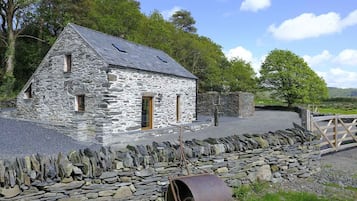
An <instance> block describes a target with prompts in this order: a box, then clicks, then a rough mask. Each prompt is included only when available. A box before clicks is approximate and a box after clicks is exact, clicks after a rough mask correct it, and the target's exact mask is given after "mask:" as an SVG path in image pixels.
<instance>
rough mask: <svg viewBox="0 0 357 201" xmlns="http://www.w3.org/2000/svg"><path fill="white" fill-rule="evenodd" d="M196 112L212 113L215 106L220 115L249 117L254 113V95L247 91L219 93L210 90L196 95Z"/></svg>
mask: <svg viewBox="0 0 357 201" xmlns="http://www.w3.org/2000/svg"><path fill="white" fill-rule="evenodd" d="M197 107H198V108H197V109H198V114H200V115H213V113H214V110H215V107H217V108H218V112H219V113H220V115H225V116H233V117H250V116H253V115H254V111H255V108H254V95H253V94H252V93H248V92H230V93H219V92H215V91H210V92H207V93H201V94H199V95H198V106H197Z"/></svg>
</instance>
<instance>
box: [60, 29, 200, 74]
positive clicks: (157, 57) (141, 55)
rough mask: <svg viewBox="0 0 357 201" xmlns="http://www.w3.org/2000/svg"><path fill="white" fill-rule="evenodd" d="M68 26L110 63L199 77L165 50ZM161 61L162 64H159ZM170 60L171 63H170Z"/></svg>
mask: <svg viewBox="0 0 357 201" xmlns="http://www.w3.org/2000/svg"><path fill="white" fill-rule="evenodd" d="M67 26H68V27H69V28H70V29H72V30H73V31H74V32H76V33H77V34H78V35H79V36H80V37H81V38H82V40H83V42H84V43H86V44H87V45H88V47H89V48H91V49H92V50H93V51H94V52H95V53H96V54H97V55H98V56H99V57H100V58H101V59H103V60H104V61H105V63H107V64H108V65H114V66H117V65H118V66H122V67H127V68H133V69H139V70H145V71H151V72H157V73H164V74H170V75H175V76H179V77H186V78H191V79H197V77H196V76H194V75H193V74H192V73H191V72H190V71H188V70H187V69H186V68H185V67H183V66H182V65H180V64H179V63H178V62H177V61H176V60H175V59H174V58H172V57H171V56H170V55H169V54H167V53H166V52H165V51H163V50H160V49H156V48H153V47H150V46H146V45H143V44H140V43H136V42H133V41H128V40H126V39H124V38H121V37H118V36H113V35H110V34H107V33H103V32H100V31H97V30H94V29H90V28H87V27H83V26H80V25H77V24H74V23H68V25H67ZM115 46H118V47H119V48H120V49H122V50H123V51H125V53H128V54H127V55H126V56H124V55H120V54H119V52H120V53H121V51H117V50H116V49H117V48H116V47H115ZM111 48H113V49H111ZM111 50H113V51H111ZM157 61H159V62H160V63H157ZM165 61H166V62H165ZM167 63H170V65H168V64H167Z"/></svg>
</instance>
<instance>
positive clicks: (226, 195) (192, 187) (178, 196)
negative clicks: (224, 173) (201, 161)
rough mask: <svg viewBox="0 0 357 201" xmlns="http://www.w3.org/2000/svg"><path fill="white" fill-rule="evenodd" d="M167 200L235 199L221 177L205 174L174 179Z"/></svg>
mask: <svg viewBox="0 0 357 201" xmlns="http://www.w3.org/2000/svg"><path fill="white" fill-rule="evenodd" d="M173 189H174V191H175V192H174V193H173ZM166 201H233V198H232V191H231V189H230V188H229V187H227V185H226V184H225V183H224V182H223V181H222V180H221V179H220V178H219V177H217V176H215V175H210V174H205V175H195V176H185V177H177V178H174V179H172V180H171V181H170V185H169V187H168V190H167V194H166Z"/></svg>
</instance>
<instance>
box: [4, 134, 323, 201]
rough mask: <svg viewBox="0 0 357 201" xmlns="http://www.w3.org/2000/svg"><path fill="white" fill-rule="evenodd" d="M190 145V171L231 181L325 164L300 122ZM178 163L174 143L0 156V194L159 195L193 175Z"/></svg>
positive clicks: (305, 172) (303, 171) (300, 173)
mask: <svg viewBox="0 0 357 201" xmlns="http://www.w3.org/2000/svg"><path fill="white" fill-rule="evenodd" d="M184 146H185V153H186V156H187V158H188V159H189V161H190V164H189V171H190V172H191V174H201V173H212V174H216V175H218V176H220V177H221V178H222V179H223V180H224V181H225V182H226V183H227V185H228V186H239V185H242V184H246V183H250V182H254V181H255V180H267V181H271V182H280V181H282V180H286V179H293V178H297V177H300V178H301V177H309V176H310V175H311V174H313V173H316V172H318V171H319V170H320V162H319V161H320V160H319V159H320V151H319V147H318V140H317V139H316V137H315V136H313V135H312V134H311V133H309V132H307V131H303V130H302V129H301V128H293V129H287V130H284V131H276V132H274V133H266V134H253V135H250V134H245V135H233V136H229V137H224V138H218V139H214V138H209V139H206V140H192V141H186V142H185V143H184ZM180 164H181V163H180V149H179V146H178V145H177V144H172V143H170V142H163V143H157V142H153V143H152V145H147V146H142V145H138V146H128V147H127V148H126V149H120V150H114V149H112V148H104V147H103V148H102V149H101V150H98V151H92V150H89V149H85V150H80V151H72V152H70V153H69V154H67V155H63V154H58V155H57V156H43V155H32V156H28V157H24V158H16V159H7V160H0V200H26V201H27V200H60V201H69V200H137V201H139V200H145V201H147V200H156V201H160V200H163V199H164V198H163V197H164V192H165V190H166V188H167V186H168V177H169V176H171V177H172V176H178V175H186V174H187V172H186V171H185V168H181V167H180ZM1 196H2V197H1Z"/></svg>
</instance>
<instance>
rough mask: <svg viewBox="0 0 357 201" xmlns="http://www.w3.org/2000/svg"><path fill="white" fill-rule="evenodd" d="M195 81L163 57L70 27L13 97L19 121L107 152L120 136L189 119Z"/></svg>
mask: <svg viewBox="0 0 357 201" xmlns="http://www.w3.org/2000/svg"><path fill="white" fill-rule="evenodd" d="M196 92H197V77H195V76H194V75H192V74H191V73H190V72H189V71H187V70H186V69H185V68H184V67H182V66H181V65H180V64H178V63H177V62H176V61H175V60H174V59H172V58H171V57H170V56H168V55H167V54H166V53H164V52H162V51H160V50H157V49H153V48H150V47H146V46H143V45H139V44H135V43H132V42H129V41H126V40H124V39H122V38H118V37H114V36H110V35H107V34H104V33H101V32H98V31H94V30H91V29H88V28H85V27H82V26H78V25H75V24H69V25H68V26H66V27H65V28H64V30H63V32H62V33H61V34H60V36H59V37H58V39H57V41H56V42H55V43H54V45H53V46H52V48H51V49H50V50H49V52H48V53H47V55H46V56H45V57H44V59H43V60H42V62H41V64H40V65H39V67H38V68H37V69H36V71H35V72H34V74H33V75H32V76H31V78H30V79H29V81H28V82H27V83H26V85H25V86H24V88H23V89H22V90H21V92H20V94H19V95H18V97H17V110H18V113H19V114H20V115H22V116H23V117H25V118H28V119H33V120H38V121H42V122H46V123H50V124H56V125H62V126H65V127H66V128H70V129H72V130H74V131H75V132H73V134H72V137H74V138H76V139H79V140H83V141H94V140H95V141H99V142H100V143H102V144H110V143H112V142H113V139H114V138H116V139H120V135H121V134H122V133H128V132H129V131H130V132H133V131H142V130H149V129H159V128H165V127H169V126H170V125H171V124H174V123H177V122H180V123H190V122H192V121H193V120H195V119H196V116H197V114H196V102H197V100H196V99H197V95H196V94H197V93H196Z"/></svg>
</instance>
